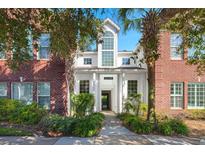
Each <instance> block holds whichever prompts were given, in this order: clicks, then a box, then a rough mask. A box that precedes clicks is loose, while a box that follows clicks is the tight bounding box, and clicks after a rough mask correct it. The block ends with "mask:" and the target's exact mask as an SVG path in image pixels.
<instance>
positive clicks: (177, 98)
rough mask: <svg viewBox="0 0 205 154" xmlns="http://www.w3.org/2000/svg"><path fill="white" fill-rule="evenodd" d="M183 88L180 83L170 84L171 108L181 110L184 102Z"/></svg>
mask: <svg viewBox="0 0 205 154" xmlns="http://www.w3.org/2000/svg"><path fill="white" fill-rule="evenodd" d="M183 91H184V86H183V83H181V82H175V83H171V88H170V94H171V108H179V109H181V108H183V101H184V95H183Z"/></svg>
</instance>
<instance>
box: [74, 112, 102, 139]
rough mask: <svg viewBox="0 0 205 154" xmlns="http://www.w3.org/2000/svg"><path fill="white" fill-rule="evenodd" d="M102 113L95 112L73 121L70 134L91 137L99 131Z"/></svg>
mask: <svg viewBox="0 0 205 154" xmlns="http://www.w3.org/2000/svg"><path fill="white" fill-rule="evenodd" d="M103 119H104V117H103V115H102V114H100V113H95V114H92V115H89V116H86V117H83V118H81V119H79V120H78V121H75V123H74V126H73V127H74V129H73V132H72V134H73V135H74V136H80V137H91V136H94V135H96V134H98V132H99V131H100V129H101V127H102V122H103Z"/></svg>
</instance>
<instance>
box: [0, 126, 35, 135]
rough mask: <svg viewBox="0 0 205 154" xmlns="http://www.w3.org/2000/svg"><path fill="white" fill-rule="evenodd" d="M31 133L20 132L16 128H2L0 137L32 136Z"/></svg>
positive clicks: (0, 128)
mask: <svg viewBox="0 0 205 154" xmlns="http://www.w3.org/2000/svg"><path fill="white" fill-rule="evenodd" d="M32 135H33V134H32V133H31V132H28V131H25V130H19V129H16V128H4V127H0V136H32Z"/></svg>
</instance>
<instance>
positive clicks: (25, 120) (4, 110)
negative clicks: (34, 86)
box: [0, 99, 47, 125]
mask: <svg viewBox="0 0 205 154" xmlns="http://www.w3.org/2000/svg"><path fill="white" fill-rule="evenodd" d="M46 114H47V111H46V110H45V109H43V108H41V107H38V105H37V103H32V104H30V105H26V104H24V103H22V102H20V101H17V100H11V99H0V121H9V122H13V123H20V124H30V125H33V124H37V123H38V122H39V121H40V120H41V118H42V117H43V116H45V115H46Z"/></svg>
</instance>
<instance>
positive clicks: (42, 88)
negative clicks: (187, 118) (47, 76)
mask: <svg viewBox="0 0 205 154" xmlns="http://www.w3.org/2000/svg"><path fill="white" fill-rule="evenodd" d="M38 104H39V105H40V106H42V107H43V108H45V109H50V83H49V82H39V83H38Z"/></svg>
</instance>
